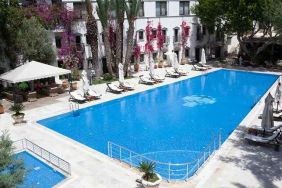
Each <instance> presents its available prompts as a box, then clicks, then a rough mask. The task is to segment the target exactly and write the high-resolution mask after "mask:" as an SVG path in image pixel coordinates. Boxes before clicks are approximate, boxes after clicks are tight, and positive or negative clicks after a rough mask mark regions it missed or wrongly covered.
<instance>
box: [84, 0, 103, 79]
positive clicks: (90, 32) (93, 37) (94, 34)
mask: <svg viewBox="0 0 282 188" xmlns="http://www.w3.org/2000/svg"><path fill="white" fill-rule="evenodd" d="M85 3H86V9H87V15H88V18H87V21H86V30H87V39H88V41H89V44H90V47H91V53H92V61H93V63H94V69H95V73H96V76H97V77H100V76H102V74H103V70H102V63H101V62H99V58H98V26H97V21H96V19H95V18H94V16H93V6H92V3H91V1H90V0H85Z"/></svg>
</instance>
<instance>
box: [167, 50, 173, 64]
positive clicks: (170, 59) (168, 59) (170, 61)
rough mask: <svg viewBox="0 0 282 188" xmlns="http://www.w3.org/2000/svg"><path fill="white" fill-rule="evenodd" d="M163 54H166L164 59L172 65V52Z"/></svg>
mask: <svg viewBox="0 0 282 188" xmlns="http://www.w3.org/2000/svg"><path fill="white" fill-rule="evenodd" d="M165 55H166V59H167V61H168V63H169V64H170V65H173V58H172V55H173V53H172V52H171V51H168V52H166V53H165Z"/></svg>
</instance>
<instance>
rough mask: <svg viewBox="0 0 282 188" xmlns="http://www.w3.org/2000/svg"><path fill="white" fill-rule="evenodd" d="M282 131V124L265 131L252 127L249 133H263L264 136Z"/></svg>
mask: <svg viewBox="0 0 282 188" xmlns="http://www.w3.org/2000/svg"><path fill="white" fill-rule="evenodd" d="M280 129H282V124H280V125H277V126H274V127H271V128H270V129H264V128H262V127H258V126H255V125H254V126H252V127H251V128H249V132H254V133H262V134H265V133H266V134H271V133H273V132H274V131H277V130H280Z"/></svg>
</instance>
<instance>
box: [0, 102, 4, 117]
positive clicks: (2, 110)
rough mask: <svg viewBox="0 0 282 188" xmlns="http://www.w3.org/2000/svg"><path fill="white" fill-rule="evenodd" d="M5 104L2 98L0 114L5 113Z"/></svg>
mask: <svg viewBox="0 0 282 188" xmlns="http://www.w3.org/2000/svg"><path fill="white" fill-rule="evenodd" d="M4 112H5V111H4V106H3V104H2V100H0V114H4Z"/></svg>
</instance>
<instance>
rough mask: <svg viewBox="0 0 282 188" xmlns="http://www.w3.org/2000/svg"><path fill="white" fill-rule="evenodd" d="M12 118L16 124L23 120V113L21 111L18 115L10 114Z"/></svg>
mask: <svg viewBox="0 0 282 188" xmlns="http://www.w3.org/2000/svg"><path fill="white" fill-rule="evenodd" d="M12 118H13V119H14V121H15V123H14V124H18V123H22V122H23V121H24V113H21V114H20V115H15V114H13V115H12Z"/></svg>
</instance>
